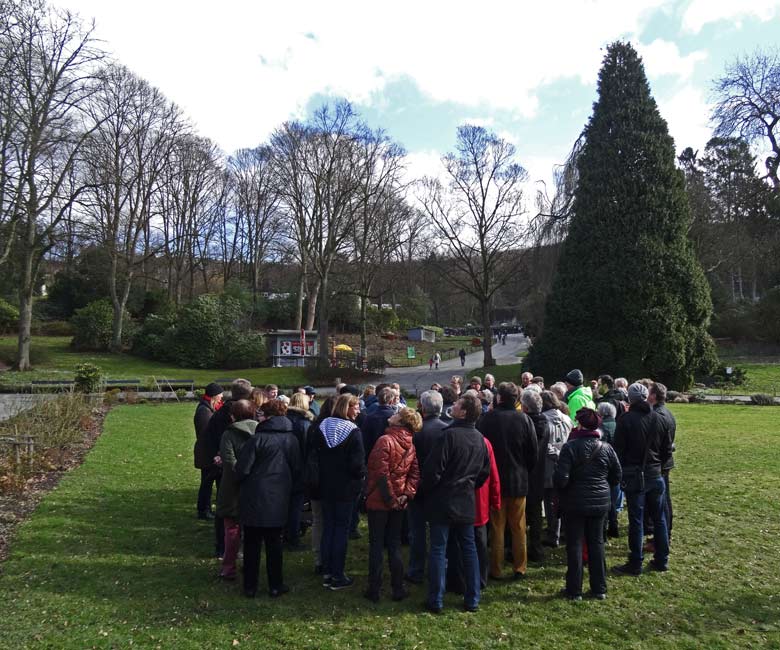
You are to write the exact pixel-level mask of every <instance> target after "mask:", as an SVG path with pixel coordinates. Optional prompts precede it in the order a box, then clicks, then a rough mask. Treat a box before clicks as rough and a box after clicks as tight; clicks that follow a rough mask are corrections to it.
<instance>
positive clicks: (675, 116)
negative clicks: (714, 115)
mask: <svg viewBox="0 0 780 650" xmlns="http://www.w3.org/2000/svg"><path fill="white" fill-rule="evenodd" d="M656 101H657V102H658V108H659V110H660V111H661V115H662V117H664V118H665V119H666V121H667V123H668V125H669V133H670V134H671V135H672V137H673V138H674V145H675V149H676V150H677V153H679V152H680V151H682V150H683V149H684V148H685V147H693V149H702V150H703V149H704V145H706V144H707V142H708V140H709V139H710V138H711V137H712V129H711V128H710V126H709V124H708V119H709V115H710V110H711V108H712V107H711V106H710V105H709V104H708V103H707V101H706V100H705V99H704V96H703V94H702V91H701V90H699V89H698V88H695V87H694V86H691V85H686V86H683V87H681V88H679V89H678V90H677V91H676V92H675V93H674V94H672V95H670V96H667V97H657V98H656Z"/></svg>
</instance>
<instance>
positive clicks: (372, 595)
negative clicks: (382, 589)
mask: <svg viewBox="0 0 780 650" xmlns="http://www.w3.org/2000/svg"><path fill="white" fill-rule="evenodd" d="M363 598H365V599H366V600H370V601H371V602H372V603H378V602H379V594H378V593H377V592H376V591H371V590H370V589H366V591H364V592H363ZM393 600H395V599H393Z"/></svg>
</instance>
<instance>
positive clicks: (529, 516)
mask: <svg viewBox="0 0 780 650" xmlns="http://www.w3.org/2000/svg"><path fill="white" fill-rule="evenodd" d="M542 499H543V495H541V494H540V495H538V496H533V497H528V498H527V500H526V502H525V520H526V523H527V524H528V551H527V552H528V559H529V560H531V561H537V560H540V559H542V558H543V557H544V546H542V531H543V530H544V526H543V520H542Z"/></svg>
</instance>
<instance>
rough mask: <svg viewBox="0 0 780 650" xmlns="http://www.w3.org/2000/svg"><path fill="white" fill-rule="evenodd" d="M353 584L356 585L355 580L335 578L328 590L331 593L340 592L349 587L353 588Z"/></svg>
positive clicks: (346, 577)
mask: <svg viewBox="0 0 780 650" xmlns="http://www.w3.org/2000/svg"><path fill="white" fill-rule="evenodd" d="M353 584H355V581H354V579H352V578H350V577H348V576H344V577H343V578H333V579H332V580H331V581H330V586H329V587H328V589H330V590H331V591H340V590H342V589H347V588H348V587H351V586H352V585H353Z"/></svg>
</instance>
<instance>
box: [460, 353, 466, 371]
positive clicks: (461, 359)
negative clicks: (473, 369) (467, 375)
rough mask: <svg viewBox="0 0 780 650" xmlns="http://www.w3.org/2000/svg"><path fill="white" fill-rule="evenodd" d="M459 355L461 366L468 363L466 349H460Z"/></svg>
mask: <svg viewBox="0 0 780 650" xmlns="http://www.w3.org/2000/svg"><path fill="white" fill-rule="evenodd" d="M458 356H459V357H460V366H461V368H462V367H463V366H465V365H466V350H464V349H463V348H461V349H460V352H458Z"/></svg>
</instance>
